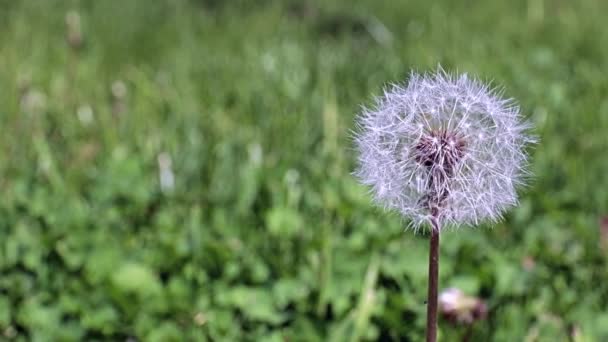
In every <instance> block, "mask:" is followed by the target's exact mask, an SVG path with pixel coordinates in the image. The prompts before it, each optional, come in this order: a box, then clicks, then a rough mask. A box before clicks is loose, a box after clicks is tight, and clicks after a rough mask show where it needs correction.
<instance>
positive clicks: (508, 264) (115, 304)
mask: <svg viewBox="0 0 608 342" xmlns="http://www.w3.org/2000/svg"><path fill="white" fill-rule="evenodd" d="M69 11H76V12H77V13H78V14H79V15H80V18H81V26H82V34H83V45H82V47H80V48H71V47H70V45H69V44H68V43H67V42H66V25H65V16H66V14H67V13H68V12H69ZM606 11H608V6H607V4H606V3H605V2H603V1H591V0H582V1H577V2H569V1H560V0H556V1H546V0H545V1H543V0H529V1H522V0H518V1H511V2H490V1H459V2H454V1H440V2H435V3H433V4H429V3H428V2H425V1H407V2H400V3H397V2H395V1H388V0H381V1H366V2H356V3H353V2H349V1H345V0H344V1H342V0H340V1H331V2H325V1H308V2H295V1H288V2H273V1H262V0H259V1H244V0H242V1H238V0H237V1H232V2H220V1H213V0H199V1H194V0H191V1H185V0H184V1H159V2H154V3H153V4H152V2H149V1H145V0H130V1H127V2H124V1H123V2H119V1H113V0H112V1H95V2H93V1H76V0H73V1H48V2H41V1H34V0H24V1H19V2H14V1H8V0H0V42H2V43H1V44H0V90H1V91H0V129H1V131H2V134H1V135H0V193H2V197H1V199H0V241H1V242H0V270H1V272H0V274H1V275H0V333H1V334H3V337H2V338H3V339H12V340H17V341H20V340H23V341H24V340H34V341H46V340H49V339H50V340H58V341H71V340H125V339H127V338H129V337H135V338H138V339H139V340H143V341H181V340H227V341H230V340H232V341H236V340H252V341H253V340H255V341H275V340H276V341H285V340H296V341H299V340H302V341H314V340H331V341H341V340H357V339H362V340H379V339H383V340H411V341H418V340H421V339H422V336H423V333H424V320H425V311H426V307H425V305H424V300H425V293H426V272H427V270H426V258H427V252H428V251H427V243H426V237H425V236H422V235H420V234H418V235H414V234H413V233H411V232H404V231H403V227H404V225H405V222H403V221H401V220H400V219H399V218H398V217H397V216H396V215H395V214H391V213H386V212H383V211H382V210H379V209H377V208H374V207H373V206H372V204H371V202H370V198H369V196H368V194H367V192H366V189H364V188H362V187H361V186H359V185H358V184H357V183H356V181H355V180H354V179H353V177H352V176H351V175H350V172H351V170H352V169H353V161H354V152H353V147H352V142H351V137H350V132H351V130H352V129H353V127H354V125H353V118H354V116H355V115H356V113H357V111H358V110H359V108H360V106H361V105H365V104H370V103H371V98H372V95H374V94H379V93H380V92H381V91H382V87H383V86H385V85H386V84H388V83H390V82H399V81H402V80H404V79H405V78H406V77H407V74H408V72H409V71H410V70H412V69H414V70H420V71H422V70H428V69H432V68H434V67H436V66H437V65H438V64H441V65H442V66H443V67H444V68H446V69H448V70H458V71H460V72H470V73H472V74H475V75H478V76H480V77H481V78H483V79H486V80H494V81H495V83H496V84H497V85H503V86H504V88H505V92H506V94H508V95H509V96H512V97H515V98H517V99H518V100H519V102H520V103H521V105H522V108H523V112H524V113H526V116H527V117H529V118H530V120H532V121H533V122H534V123H535V125H536V134H537V135H538V136H539V137H540V139H541V143H540V144H539V145H538V147H537V148H535V149H534V150H533V151H532V154H533V165H532V168H533V172H534V174H535V179H534V181H533V182H532V184H531V186H530V187H528V188H527V189H524V190H523V191H522V193H521V195H522V196H521V205H520V206H519V207H518V208H517V209H515V210H513V211H512V212H511V213H509V215H508V217H507V219H506V220H505V221H504V222H503V223H501V224H498V225H496V226H495V227H493V228H492V229H488V228H489V227H483V228H480V229H474V230H472V229H471V230H460V231H448V232H445V233H444V235H443V236H442V247H441V248H442V250H441V254H442V255H441V260H442V265H441V273H440V278H441V279H440V286H442V287H443V288H447V287H458V288H460V289H462V290H463V291H464V292H465V293H467V294H468V295H472V296H477V297H480V298H483V299H484V300H486V301H487V304H488V308H489V313H488V318H487V319H485V320H483V321H480V322H477V323H475V324H474V325H473V327H472V339H473V340H492V341H520V340H523V341H597V340H605V339H608V328H607V327H608V314H607V313H606V312H605V308H606V307H607V306H608V285H607V284H608V237H607V236H606V235H607V234H606V233H604V235H603V236H602V234H601V230H600V223H599V221H600V219H601V218H602V217H604V215H608V191H605V189H608V177H607V176H606V170H608V159H606V157H605V154H606V151H607V150H608V139H607V138H606V134H607V132H608V100H607V98H606V93H607V91H608V81H606V77H605V76H604V74H605V72H604V71H605V70H608V65H607V61H608V58H607V57H608V36H606V35H605V34H604V33H605V29H604V25H603V22H604V19H605V18H604V13H606ZM121 88H122V89H121ZM123 90H124V91H123ZM161 154H164V156H165V159H166V157H167V156H169V158H170V161H171V162H170V165H169V166H168V165H167V163H166V160H165V162H164V164H163V165H164V166H163V169H164V170H165V173H167V172H168V173H172V174H173V175H174V177H175V183H174V185H173V186H171V185H166V186H163V187H161V185H160V182H159V160H158V159H159V155H161ZM467 329H468V328H467V327H463V326H457V325H451V324H449V323H448V322H446V321H445V320H444V321H440V331H439V335H440V339H441V340H445V341H452V340H458V339H460V338H462V337H463V336H464V335H465V334H466V333H467Z"/></svg>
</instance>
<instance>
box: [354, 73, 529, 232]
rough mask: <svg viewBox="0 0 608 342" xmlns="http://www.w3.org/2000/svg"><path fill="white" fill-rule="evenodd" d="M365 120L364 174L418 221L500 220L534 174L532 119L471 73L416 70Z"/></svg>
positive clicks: (361, 141) (361, 126)
mask: <svg viewBox="0 0 608 342" xmlns="http://www.w3.org/2000/svg"><path fill="white" fill-rule="evenodd" d="M357 124H358V131H357V133H356V136H355V141H356V146H357V150H358V152H359V155H358V168H357V171H356V173H355V174H356V176H357V177H358V178H359V180H360V181H361V182H362V183H363V184H365V185H368V186H369V187H370V189H371V193H372V194H373V197H374V199H375V201H376V202H378V203H379V204H381V205H383V206H384V207H386V208H388V209H393V210H396V211H398V212H400V213H401V214H402V215H403V216H404V217H407V218H409V219H410V220H411V225H412V226H413V227H415V228H418V227H420V226H422V225H424V224H427V223H430V221H431V220H436V221H437V223H439V224H440V225H441V226H446V225H448V226H449V225H476V224H478V223H480V222H482V221H497V220H499V219H500V218H501V217H502V214H503V213H504V211H505V210H506V209H508V208H509V207H511V206H513V205H515V204H516V203H517V193H516V187H517V186H519V185H522V184H524V183H525V179H526V177H527V175H528V172H527V170H526V168H527V159H528V157H527V154H526V153H525V147H526V145H527V144H529V143H532V142H534V139H533V138H532V137H530V136H529V135H528V130H529V128H530V124H528V123H527V122H524V121H523V120H522V119H521V116H520V111H519V107H518V106H517V105H516V104H515V103H514V101H513V100H511V99H505V98H503V97H502V95H501V92H500V91H497V90H495V89H492V88H490V87H489V86H488V85H486V84H484V83H482V82H480V81H478V80H476V79H474V78H471V77H469V76H467V75H466V74H462V75H452V74H448V73H446V72H444V71H443V70H439V71H437V72H435V73H432V74H417V73H412V74H411V76H410V78H409V80H408V82H407V83H406V84H396V85H393V86H392V87H390V88H388V89H386V90H385V91H384V94H383V96H381V97H379V98H377V99H376V104H375V106H374V107H373V108H366V109H364V110H363V111H362V113H361V114H360V115H359V116H358V119H357Z"/></svg>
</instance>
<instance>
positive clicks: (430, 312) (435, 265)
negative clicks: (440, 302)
mask: <svg viewBox="0 0 608 342" xmlns="http://www.w3.org/2000/svg"><path fill="white" fill-rule="evenodd" d="M432 222H433V227H432V229H431V238H430V250H429V291H428V298H427V315H426V341H427V342H435V341H437V287H438V282H439V230H440V226H439V223H438V222H437V220H436V219H433V220H432Z"/></svg>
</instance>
